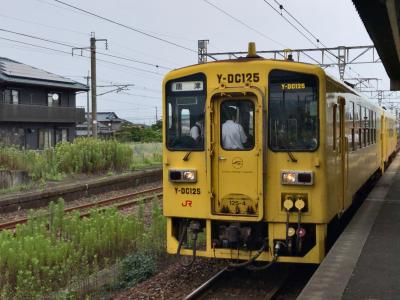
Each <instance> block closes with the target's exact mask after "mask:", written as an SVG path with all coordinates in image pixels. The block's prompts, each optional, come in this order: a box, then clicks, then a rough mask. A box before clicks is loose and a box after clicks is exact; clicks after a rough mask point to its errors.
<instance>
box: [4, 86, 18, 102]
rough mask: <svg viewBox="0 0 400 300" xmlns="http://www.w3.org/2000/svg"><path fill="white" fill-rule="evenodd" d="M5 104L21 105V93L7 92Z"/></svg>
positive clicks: (15, 91)
mask: <svg viewBox="0 0 400 300" xmlns="http://www.w3.org/2000/svg"><path fill="white" fill-rule="evenodd" d="M4 102H5V103H9V104H19V91H17V90H9V89H7V90H5V91H4Z"/></svg>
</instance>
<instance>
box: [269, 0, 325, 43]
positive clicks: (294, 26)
mask: <svg viewBox="0 0 400 300" xmlns="http://www.w3.org/2000/svg"><path fill="white" fill-rule="evenodd" d="M263 1H264V2H265V3H266V4H268V5H269V6H270V7H271V8H272V9H273V10H274V11H275V12H276V13H278V14H279V15H280V16H281V17H282V18H284V19H285V20H286V22H288V23H289V24H290V25H291V26H292V27H293V28H294V29H296V31H297V32H298V33H300V34H301V35H302V36H303V37H304V38H306V39H307V41H309V42H310V43H311V44H312V45H313V46H314V47H316V48H318V45H315V44H314V42H313V41H312V40H310V39H309V38H308V36H306V35H305V34H304V33H302V32H301V31H300V30H299V29H298V28H297V27H296V25H294V24H293V23H292V22H290V21H289V20H288V19H287V18H286V17H285V16H284V15H282V14H281V13H279V11H278V10H277V9H276V8H275V7H273V6H272V4H271V3H269V2H268V1H267V0H263ZM279 5H280V4H279ZM282 7H283V6H282Z"/></svg>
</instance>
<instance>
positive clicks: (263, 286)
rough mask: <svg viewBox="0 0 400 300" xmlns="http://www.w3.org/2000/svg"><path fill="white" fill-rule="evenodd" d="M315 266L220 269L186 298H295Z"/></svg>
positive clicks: (286, 265)
mask: <svg viewBox="0 0 400 300" xmlns="http://www.w3.org/2000/svg"><path fill="white" fill-rule="evenodd" d="M314 271H315V267H310V266H306V265H293V264H279V263H278V264H276V265H274V266H272V267H271V268H269V269H267V270H263V271H249V270H246V269H235V270H233V271H230V270H229V269H228V268H227V267H225V268H223V269H221V270H220V271H219V272H217V273H216V274H215V275H213V276H212V277H210V278H209V279H208V280H206V281H205V282H204V283H203V284H201V285H200V286H199V287H197V288H196V289H195V290H193V291H192V292H190V293H189V294H188V295H187V296H186V297H185V298H184V299H185V300H193V299H260V300H261V299H262V300H272V299H296V297H297V295H298V294H299V293H300V291H301V290H302V288H303V287H304V286H305V284H306V283H307V281H308V279H309V277H311V275H312V274H313V272H314Z"/></svg>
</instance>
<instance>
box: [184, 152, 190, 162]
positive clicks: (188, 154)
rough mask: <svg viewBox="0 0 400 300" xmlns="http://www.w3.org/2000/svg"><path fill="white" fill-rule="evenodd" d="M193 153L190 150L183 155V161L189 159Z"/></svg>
mask: <svg viewBox="0 0 400 300" xmlns="http://www.w3.org/2000/svg"><path fill="white" fill-rule="evenodd" d="M191 153H192V151H189V152H188V153H186V154H185V156H184V157H183V161H188V160H189V156H190V154H191Z"/></svg>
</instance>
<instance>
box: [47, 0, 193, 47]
mask: <svg viewBox="0 0 400 300" xmlns="http://www.w3.org/2000/svg"><path fill="white" fill-rule="evenodd" d="M53 1H55V2H57V3H60V4H62V5H65V6H68V7H70V8H73V9H75V10H78V11H81V12H84V13H86V14H88V15H91V16H94V17H96V18H99V19H102V20H104V21H107V22H110V23H112V24H115V25H118V26H121V27H123V28H126V29H129V30H132V31H134V32H136V33H140V34H142V35H145V36H147V37H150V38H153V39H156V40H158V41H161V42H164V43H167V44H169V45H172V46H175V47H178V48H181V49H184V50H187V51H190V52H194V53H197V51H196V50H193V49H190V48H188V47H185V46H182V45H180V44H177V43H174V42H171V41H169V40H166V39H163V38H160V37H158V36H155V35H153V34H150V33H147V32H145V31H143V30H139V29H137V28H134V27H132V26H129V25H125V24H123V23H121V22H117V21H114V20H111V19H109V18H107V17H103V16H100V15H98V14H95V13H93V12H90V11H88V10H85V9H83V8H79V7H77V6H74V5H72V4H69V3H66V2H63V1H60V0H53Z"/></svg>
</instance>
